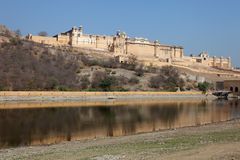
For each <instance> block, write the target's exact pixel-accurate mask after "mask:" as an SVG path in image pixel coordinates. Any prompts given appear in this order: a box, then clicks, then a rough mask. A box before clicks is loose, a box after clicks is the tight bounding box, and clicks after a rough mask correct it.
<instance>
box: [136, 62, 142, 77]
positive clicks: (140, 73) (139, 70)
mask: <svg viewBox="0 0 240 160" xmlns="http://www.w3.org/2000/svg"><path fill="white" fill-rule="evenodd" d="M135 74H136V76H139V77H141V76H143V75H144V69H143V64H141V65H140V66H138V67H137V68H136V69H135Z"/></svg>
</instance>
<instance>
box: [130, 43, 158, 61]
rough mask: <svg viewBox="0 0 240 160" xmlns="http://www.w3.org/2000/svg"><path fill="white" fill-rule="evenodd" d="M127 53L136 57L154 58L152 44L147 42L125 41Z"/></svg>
mask: <svg viewBox="0 0 240 160" xmlns="http://www.w3.org/2000/svg"><path fill="white" fill-rule="evenodd" d="M127 54H133V55H135V56H137V57H138V59H142V58H143V59H144V58H155V57H154V46H153V45H148V44H139V43H127Z"/></svg>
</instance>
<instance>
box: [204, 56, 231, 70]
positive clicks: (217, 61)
mask: <svg viewBox="0 0 240 160" xmlns="http://www.w3.org/2000/svg"><path fill="white" fill-rule="evenodd" d="M208 65H209V66H211V67H219V68H226V69H227V68H231V61H230V59H228V58H221V57H220V58H216V57H211V58H209V60H208Z"/></svg>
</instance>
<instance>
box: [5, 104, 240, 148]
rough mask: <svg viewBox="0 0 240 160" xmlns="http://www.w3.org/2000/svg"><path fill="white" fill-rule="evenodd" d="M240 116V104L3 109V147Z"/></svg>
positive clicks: (109, 134)
mask: <svg viewBox="0 0 240 160" xmlns="http://www.w3.org/2000/svg"><path fill="white" fill-rule="evenodd" d="M236 116H238V117H239V116H240V108H239V103H238V101H216V102H215V101H213V102H206V101H202V102H199V103H193V102H189V103H187V102H184V103H181V102H176V103H166V104H164V103H162V104H161V103H158V104H157V103H156V104H151V105H148V106H146V105H138V106H128V107H126V106H118V107H117V106H114V107H82V108H48V109H15V110H0V117H1V119H0V138H1V139H0V146H2V147H3V146H4V145H5V146H9V145H10V146H16V145H29V144H41V143H43V144H45V143H54V142H60V141H62V140H75V139H86V138H95V137H105V136H119V135H128V134H134V133H139V132H151V131H155V130H161V129H170V128H178V127H184V126H195V125H200V124H205V123H211V122H218V121H225V120H228V119H231V118H234V117H236Z"/></svg>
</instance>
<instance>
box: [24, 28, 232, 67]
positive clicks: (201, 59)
mask: <svg viewBox="0 0 240 160" xmlns="http://www.w3.org/2000/svg"><path fill="white" fill-rule="evenodd" d="M26 38H27V39H28V40H31V41H34V42H37V43H42V44H47V45H52V46H72V47H80V48H89V49H95V50H101V51H106V52H110V53H112V55H113V56H114V57H116V58H117V59H118V60H119V61H120V62H122V63H127V62H128V57H129V56H130V55H134V56H136V57H137V59H138V60H139V61H140V62H141V63H143V64H144V65H146V66H149V65H151V66H162V65H166V64H176V65H182V66H190V65H195V64H196V65H202V66H209V67H217V68H224V69H231V67H232V66H231V59H230V57H229V58H223V57H210V56H209V55H208V54H207V53H206V52H203V53H201V54H199V55H198V56H185V55H184V49H183V47H181V46H175V45H165V44H161V43H160V42H159V41H157V40H156V41H149V40H148V39H145V38H129V37H128V36H127V35H126V33H124V32H120V31H117V33H116V35H114V36H106V35H92V34H84V32H83V27H82V26H80V27H72V29H70V30H69V31H66V32H62V33H59V34H57V35H55V36H53V37H44V36H34V35H31V34H29V35H27V37H26Z"/></svg>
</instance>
